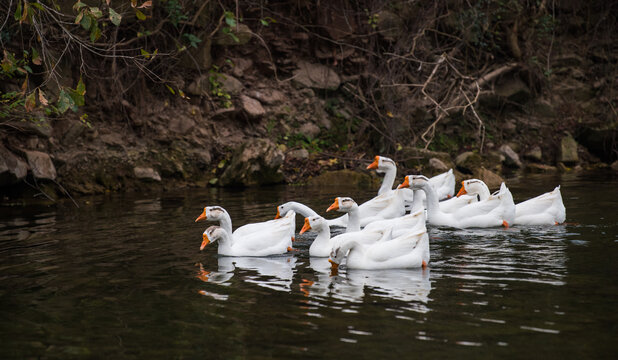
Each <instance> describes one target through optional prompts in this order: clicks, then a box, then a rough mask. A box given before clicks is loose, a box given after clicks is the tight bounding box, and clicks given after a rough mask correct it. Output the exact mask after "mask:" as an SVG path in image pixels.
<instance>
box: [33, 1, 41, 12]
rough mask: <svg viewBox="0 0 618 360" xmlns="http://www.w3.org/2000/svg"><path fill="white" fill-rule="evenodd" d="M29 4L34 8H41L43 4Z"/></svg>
mask: <svg viewBox="0 0 618 360" xmlns="http://www.w3.org/2000/svg"><path fill="white" fill-rule="evenodd" d="M30 6H32V7H33V8H35V9H39V10H43V6H42V5H41V4H39V3H35V2H33V3H30Z"/></svg>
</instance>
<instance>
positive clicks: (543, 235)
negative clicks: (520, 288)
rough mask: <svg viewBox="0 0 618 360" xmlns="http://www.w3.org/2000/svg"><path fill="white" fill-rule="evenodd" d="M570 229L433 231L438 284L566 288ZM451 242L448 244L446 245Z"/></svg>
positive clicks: (560, 227)
mask: <svg viewBox="0 0 618 360" xmlns="http://www.w3.org/2000/svg"><path fill="white" fill-rule="evenodd" d="M567 235H570V236H572V235H577V234H573V233H567V228H566V226H563V225H557V226H550V227H546V226H545V227H542V226H528V227H513V228H511V229H509V230H502V229H466V230H457V231H448V230H442V229H437V228H433V229H431V234H430V239H431V241H432V242H433V243H434V245H435V247H436V249H435V252H437V253H438V255H436V258H438V259H441V260H438V261H434V262H433V270H434V271H436V273H435V274H434V278H436V277H437V278H440V277H444V276H446V277H456V278H465V279H468V280H494V281H499V282H505V281H509V282H510V281H516V282H535V283H544V284H551V285H564V284H565V282H564V278H565V276H566V275H567V260H568V254H567V247H568V243H567V242H566V241H565V239H566V238H567ZM444 239H448V240H444Z"/></svg>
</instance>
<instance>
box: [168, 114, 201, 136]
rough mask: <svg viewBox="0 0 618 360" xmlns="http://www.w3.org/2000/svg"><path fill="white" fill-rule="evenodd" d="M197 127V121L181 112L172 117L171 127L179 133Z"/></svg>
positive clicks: (171, 129) (184, 132)
mask: <svg viewBox="0 0 618 360" xmlns="http://www.w3.org/2000/svg"><path fill="white" fill-rule="evenodd" d="M193 127H195V121H194V120H193V119H191V118H190V117H188V116H186V115H181V114H179V115H178V116H174V117H172V118H171V119H170V122H169V129H170V131H172V132H175V133H177V134H181V135H184V134H186V133H188V132H189V131H191V129H193Z"/></svg>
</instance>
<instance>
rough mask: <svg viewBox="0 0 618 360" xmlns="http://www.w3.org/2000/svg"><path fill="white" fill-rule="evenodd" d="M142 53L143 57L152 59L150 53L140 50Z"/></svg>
mask: <svg viewBox="0 0 618 360" xmlns="http://www.w3.org/2000/svg"><path fill="white" fill-rule="evenodd" d="M139 51H140V53H142V55H143V56H144V57H145V58H146V59H150V53H149V52H148V51H146V50H144V49H139Z"/></svg>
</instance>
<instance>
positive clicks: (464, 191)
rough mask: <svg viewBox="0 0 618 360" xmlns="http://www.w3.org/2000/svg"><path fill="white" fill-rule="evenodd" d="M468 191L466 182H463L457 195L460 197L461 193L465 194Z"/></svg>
mask: <svg viewBox="0 0 618 360" xmlns="http://www.w3.org/2000/svg"><path fill="white" fill-rule="evenodd" d="M467 193H468V192H467V191H466V186H465V185H464V182H463V181H462V182H461V189H459V192H458V193H457V195H456V196H457V197H460V196H461V195H465V194H467Z"/></svg>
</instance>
